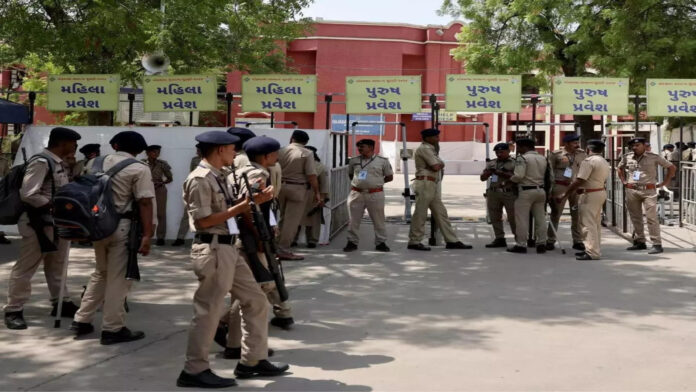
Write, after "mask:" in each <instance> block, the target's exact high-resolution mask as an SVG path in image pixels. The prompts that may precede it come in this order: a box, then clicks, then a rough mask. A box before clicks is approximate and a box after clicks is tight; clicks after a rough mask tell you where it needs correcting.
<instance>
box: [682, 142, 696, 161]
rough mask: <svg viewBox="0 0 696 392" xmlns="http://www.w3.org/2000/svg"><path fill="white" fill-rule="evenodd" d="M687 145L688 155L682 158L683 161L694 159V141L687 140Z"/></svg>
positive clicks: (695, 157) (695, 147)
mask: <svg viewBox="0 0 696 392" xmlns="http://www.w3.org/2000/svg"><path fill="white" fill-rule="evenodd" d="M686 145H687V146H689V155H688V156H687V157H686V158H684V160H685V161H696V143H695V142H688V143H686Z"/></svg>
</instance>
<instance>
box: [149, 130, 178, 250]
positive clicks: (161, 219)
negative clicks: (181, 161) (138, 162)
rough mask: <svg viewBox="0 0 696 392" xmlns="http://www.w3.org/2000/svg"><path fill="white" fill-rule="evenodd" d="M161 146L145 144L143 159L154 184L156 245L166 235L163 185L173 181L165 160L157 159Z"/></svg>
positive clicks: (164, 191)
mask: <svg viewBox="0 0 696 392" xmlns="http://www.w3.org/2000/svg"><path fill="white" fill-rule="evenodd" d="M161 150H162V146H159V145H157V144H153V145H150V146H147V148H146V149H145V153H146V154H147V158H146V159H143V162H146V163H147V164H148V166H150V172H151V173H152V182H153V183H154V184H155V200H156V202H157V242H156V244H157V246H162V245H164V237H166V235H167V187H166V186H165V185H167V184H169V183H170V182H172V181H174V177H173V176H172V167H171V166H169V163H167V161H164V160H162V159H159V156H160V151H161Z"/></svg>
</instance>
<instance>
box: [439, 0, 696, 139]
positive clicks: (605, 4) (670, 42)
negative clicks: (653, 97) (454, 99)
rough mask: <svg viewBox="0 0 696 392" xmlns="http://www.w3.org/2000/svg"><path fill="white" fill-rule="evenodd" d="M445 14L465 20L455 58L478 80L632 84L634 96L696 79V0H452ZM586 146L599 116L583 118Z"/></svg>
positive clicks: (543, 84) (542, 84)
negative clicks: (523, 77)
mask: <svg viewBox="0 0 696 392" xmlns="http://www.w3.org/2000/svg"><path fill="white" fill-rule="evenodd" d="M440 12H441V13H443V14H444V13H448V14H451V15H453V16H461V17H463V18H464V19H465V20H467V21H468V22H469V23H468V24H466V25H465V26H464V27H463V28H462V32H461V34H460V35H459V40H460V42H461V43H462V46H461V47H459V48H457V49H456V50H455V58H456V59H458V60H461V61H463V62H464V63H465V64H466V67H467V70H468V71H470V72H476V73H520V74H527V73H532V72H534V73H536V76H535V77H534V78H533V81H532V83H534V84H536V85H537V86H539V87H541V88H542V89H546V90H547V91H548V90H549V86H550V79H551V77H553V76H557V75H564V76H594V75H598V76H620V77H629V78H630V81H631V85H630V86H631V87H630V88H631V91H630V92H631V93H632V94H641V93H644V91H645V79H646V78H649V77H660V78H666V77H693V76H695V75H696V68H694V67H693V64H694V63H695V61H696V23H694V22H695V21H696V17H695V15H696V6H695V5H694V3H693V1H692V0H633V1H616V0H457V1H456V2H455V1H454V0H445V1H444V2H443V5H442V8H441V9H440ZM575 120H576V121H577V122H579V123H580V124H581V129H582V137H583V139H584V140H587V139H589V138H592V137H594V122H593V121H592V117H591V116H575Z"/></svg>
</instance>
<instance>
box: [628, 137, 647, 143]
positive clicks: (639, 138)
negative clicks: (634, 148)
mask: <svg viewBox="0 0 696 392" xmlns="http://www.w3.org/2000/svg"><path fill="white" fill-rule="evenodd" d="M633 143H645V138H644V137H634V138H633V139H631V140H629V141H628V144H633Z"/></svg>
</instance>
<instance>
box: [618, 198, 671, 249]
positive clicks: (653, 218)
mask: <svg viewBox="0 0 696 392" xmlns="http://www.w3.org/2000/svg"><path fill="white" fill-rule="evenodd" d="M625 190H626V207H627V209H628V215H629V216H630V217H631V224H633V231H634V233H635V235H636V236H635V238H634V240H635V241H636V242H643V243H644V242H645V227H643V209H644V208H645V218H646V219H647V221H648V232H649V233H650V241H651V242H652V244H653V245H662V238H661V236H660V221H658V220H657V191H655V190H654V189H645V190H637V189H629V188H625Z"/></svg>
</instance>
